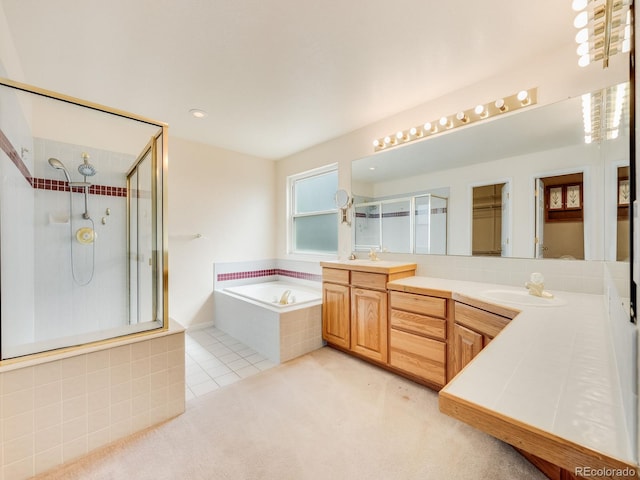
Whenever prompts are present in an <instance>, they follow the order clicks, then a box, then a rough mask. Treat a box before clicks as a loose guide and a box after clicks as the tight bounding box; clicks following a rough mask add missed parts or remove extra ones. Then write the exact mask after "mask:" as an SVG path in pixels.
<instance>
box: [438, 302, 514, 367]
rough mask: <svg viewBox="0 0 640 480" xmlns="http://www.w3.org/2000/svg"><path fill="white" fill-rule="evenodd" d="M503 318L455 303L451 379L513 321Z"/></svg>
mask: <svg viewBox="0 0 640 480" xmlns="http://www.w3.org/2000/svg"><path fill="white" fill-rule="evenodd" d="M516 313H517V312H513V315H512V316H503V315H499V314H497V313H494V312H490V311H488V310H484V309H482V308H479V307H476V306H472V305H468V304H466V303H463V302H460V301H456V302H454V324H453V329H452V339H451V342H450V351H449V362H450V363H451V372H450V378H453V377H454V376H455V375H456V374H457V373H458V372H459V371H460V370H462V369H463V368H464V367H465V366H466V365H467V364H468V363H469V362H470V361H471V360H473V358H474V357H475V356H476V355H477V354H478V353H480V351H481V350H482V349H483V348H484V347H486V346H487V345H488V344H489V342H491V340H492V339H493V338H494V337H495V336H496V335H498V333H500V331H501V330H502V329H503V328H504V327H505V326H506V325H507V324H508V323H509V322H510V321H511V319H512V318H513V317H514V316H515V315H516Z"/></svg>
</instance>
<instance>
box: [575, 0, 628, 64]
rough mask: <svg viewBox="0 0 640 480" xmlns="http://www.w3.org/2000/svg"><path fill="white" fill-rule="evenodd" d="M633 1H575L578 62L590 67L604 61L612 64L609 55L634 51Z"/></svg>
mask: <svg viewBox="0 0 640 480" xmlns="http://www.w3.org/2000/svg"><path fill="white" fill-rule="evenodd" d="M631 1H632V0H573V1H572V3H571V6H572V8H573V10H574V11H575V12H577V14H576V18H575V20H574V21H573V26H574V27H576V28H577V29H578V33H577V34H576V43H577V44H578V48H577V50H576V53H577V54H578V57H579V59H578V65H580V66H581V67H586V66H587V65H589V64H590V63H591V62H594V61H600V60H602V66H603V68H606V67H608V66H609V57H611V56H613V55H616V54H618V53H621V52H622V53H626V52H628V51H630V50H631V10H630V8H629V6H630V4H631Z"/></svg>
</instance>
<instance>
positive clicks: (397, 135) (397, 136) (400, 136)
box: [396, 130, 404, 140]
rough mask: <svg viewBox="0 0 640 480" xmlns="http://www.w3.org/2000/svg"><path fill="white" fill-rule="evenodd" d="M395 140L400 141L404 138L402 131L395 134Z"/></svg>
mask: <svg viewBox="0 0 640 480" xmlns="http://www.w3.org/2000/svg"><path fill="white" fill-rule="evenodd" d="M396 138H397V139H398V140H402V139H403V138H404V133H403V132H402V130H401V131H399V132H398V133H396Z"/></svg>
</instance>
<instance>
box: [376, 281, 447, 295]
mask: <svg viewBox="0 0 640 480" xmlns="http://www.w3.org/2000/svg"><path fill="white" fill-rule="evenodd" d="M387 290H394V291H396V292H405V293H415V294H418V295H429V296H431V297H440V298H452V297H451V295H452V293H451V291H450V290H439V289H436V288H426V287H414V286H410V285H393V284H392V283H387Z"/></svg>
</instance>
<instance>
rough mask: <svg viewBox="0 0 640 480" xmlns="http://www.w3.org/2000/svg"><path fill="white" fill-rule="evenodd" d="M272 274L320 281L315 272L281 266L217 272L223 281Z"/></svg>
mask: <svg viewBox="0 0 640 480" xmlns="http://www.w3.org/2000/svg"><path fill="white" fill-rule="evenodd" d="M273 275H280V276H283V277H291V278H298V279H301V280H311V281H314V282H321V281H322V275H317V274H315V273H305V272H295V271H293V270H283V269H281V268H269V269H266V270H250V271H246V272H230V273H219V274H218V276H217V281H218V282H225V281H228V280H241V279H245V278H260V277H270V276H273Z"/></svg>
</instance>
